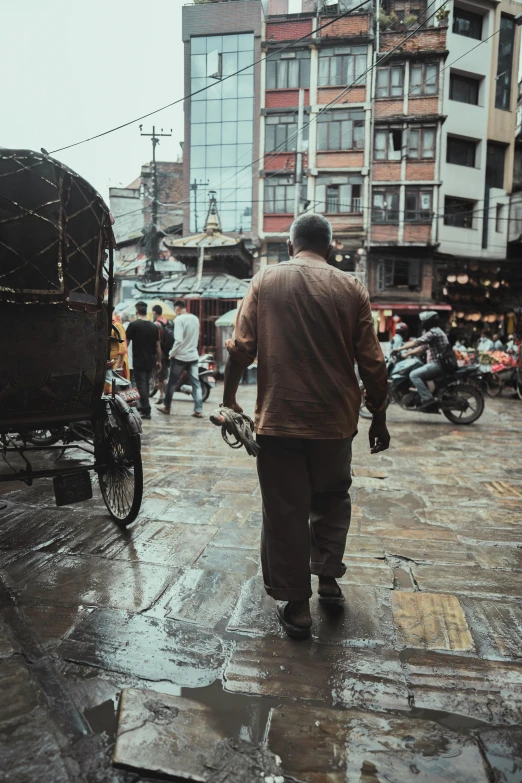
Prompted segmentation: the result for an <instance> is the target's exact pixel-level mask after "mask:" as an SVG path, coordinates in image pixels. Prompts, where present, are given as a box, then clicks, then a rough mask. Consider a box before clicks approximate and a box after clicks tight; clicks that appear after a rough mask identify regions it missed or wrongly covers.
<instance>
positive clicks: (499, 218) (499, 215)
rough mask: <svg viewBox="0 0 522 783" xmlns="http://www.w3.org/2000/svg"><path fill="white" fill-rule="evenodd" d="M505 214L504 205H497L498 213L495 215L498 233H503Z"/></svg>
mask: <svg viewBox="0 0 522 783" xmlns="http://www.w3.org/2000/svg"><path fill="white" fill-rule="evenodd" d="M503 212H504V210H503V208H502V204H497V213H496V215H495V231H496V232H497V233H500V232H501V231H502V221H503V219H504V217H503Z"/></svg>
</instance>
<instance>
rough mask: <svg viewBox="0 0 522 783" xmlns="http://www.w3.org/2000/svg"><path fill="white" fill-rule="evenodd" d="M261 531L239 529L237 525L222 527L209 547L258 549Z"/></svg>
mask: <svg viewBox="0 0 522 783" xmlns="http://www.w3.org/2000/svg"><path fill="white" fill-rule="evenodd" d="M219 510H220V511H230V509H224V508H222V509H219ZM260 538H261V531H260V530H259V529H257V528H255V527H240V526H239V525H234V524H226V525H222V526H221V528H220V529H219V530H218V532H217V533H216V535H215V536H214V538H213V539H212V542H211V546H218V547H230V548H232V549H256V550H258V549H259V543H260Z"/></svg>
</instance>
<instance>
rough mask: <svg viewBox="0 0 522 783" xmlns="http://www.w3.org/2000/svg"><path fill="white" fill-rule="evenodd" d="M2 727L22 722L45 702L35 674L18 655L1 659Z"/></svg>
mask: <svg viewBox="0 0 522 783" xmlns="http://www.w3.org/2000/svg"><path fill="white" fill-rule="evenodd" d="M0 693H1V694H2V698H1V699H0V728H1V727H5V726H8V725H11V724H16V723H20V722H21V721H22V720H23V719H25V718H26V717H27V716H28V715H29V714H30V713H31V712H33V711H34V710H35V709H36V708H37V707H38V706H40V705H41V704H43V703H44V702H43V699H42V697H41V696H40V694H39V692H38V689H37V686H36V683H35V681H34V680H33V676H32V674H31V672H30V671H29V669H28V668H27V666H26V665H25V663H24V661H23V659H22V658H21V657H20V656H18V655H16V656H13V657H12V658H9V659H8V660H2V661H0Z"/></svg>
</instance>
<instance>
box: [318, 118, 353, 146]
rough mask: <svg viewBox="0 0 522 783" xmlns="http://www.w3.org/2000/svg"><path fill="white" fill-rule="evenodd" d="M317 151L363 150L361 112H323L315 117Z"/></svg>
mask: <svg viewBox="0 0 522 783" xmlns="http://www.w3.org/2000/svg"><path fill="white" fill-rule="evenodd" d="M317 149H318V150H362V149H364V112H363V111H325V112H323V113H322V114H319V115H318V117H317Z"/></svg>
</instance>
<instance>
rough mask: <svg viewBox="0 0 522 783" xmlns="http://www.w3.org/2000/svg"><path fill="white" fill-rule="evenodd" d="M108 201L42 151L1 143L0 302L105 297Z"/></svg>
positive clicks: (83, 300) (91, 301)
mask: <svg viewBox="0 0 522 783" xmlns="http://www.w3.org/2000/svg"><path fill="white" fill-rule="evenodd" d="M113 241H114V240H113V235H112V229H111V218H110V213H109V209H108V207H107V205H106V204H105V203H104V201H103V199H102V198H101V196H100V195H99V194H98V193H97V192H96V190H94V188H93V187H92V186H91V185H90V184H89V183H88V182H87V181H86V180H84V179H83V177H80V176H79V175H78V174H76V173H75V172H74V171H72V170H71V169H69V168H68V167H67V166H64V165H63V163H60V162H58V161H57V160H54V159H53V158H51V157H49V156H48V155H46V154H43V153H40V152H32V151H31V150H13V149H0V301H10V302H17V303H20V302H24V303H32V302H42V303H47V304H50V303H61V302H69V303H72V302H76V303H78V304H80V303H84V304H86V305H93V304H99V303H100V302H101V301H102V300H103V295H104V291H105V280H104V278H103V274H102V269H103V260H104V249H105V248H106V247H108V246H109V245H112V244H113Z"/></svg>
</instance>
